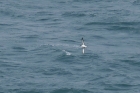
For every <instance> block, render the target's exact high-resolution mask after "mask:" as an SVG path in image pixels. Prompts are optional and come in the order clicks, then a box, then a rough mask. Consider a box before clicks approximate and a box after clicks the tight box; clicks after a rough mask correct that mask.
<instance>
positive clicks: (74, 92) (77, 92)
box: [50, 88, 92, 93]
mask: <svg viewBox="0 0 140 93" xmlns="http://www.w3.org/2000/svg"><path fill="white" fill-rule="evenodd" d="M50 93H92V92H91V91H89V90H86V89H75V88H61V89H55V90H53V91H52V92H50Z"/></svg>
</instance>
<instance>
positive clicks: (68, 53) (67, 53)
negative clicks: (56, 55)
mask: <svg viewBox="0 0 140 93" xmlns="http://www.w3.org/2000/svg"><path fill="white" fill-rule="evenodd" d="M63 52H65V53H66V55H71V53H70V52H68V51H66V50H63Z"/></svg>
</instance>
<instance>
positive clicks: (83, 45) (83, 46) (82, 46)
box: [81, 38, 87, 54]
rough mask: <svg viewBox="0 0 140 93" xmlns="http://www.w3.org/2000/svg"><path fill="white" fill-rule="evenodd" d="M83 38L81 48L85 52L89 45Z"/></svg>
mask: <svg viewBox="0 0 140 93" xmlns="http://www.w3.org/2000/svg"><path fill="white" fill-rule="evenodd" d="M81 40H82V45H81V48H82V49H83V51H82V52H83V54H84V53H85V48H86V47H87V46H86V45H85V43H84V39H83V38H82V39H81Z"/></svg>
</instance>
